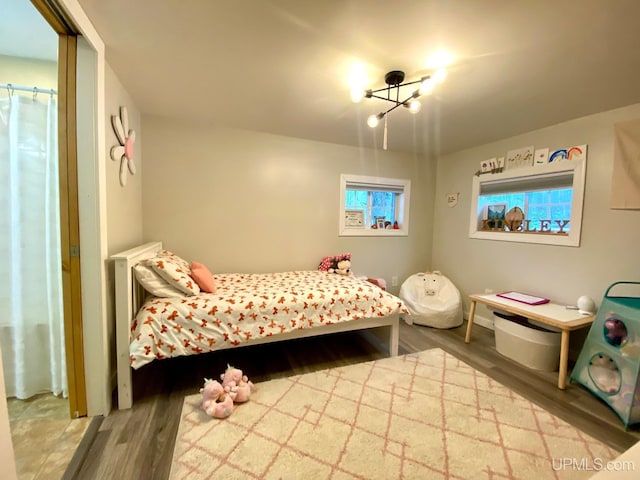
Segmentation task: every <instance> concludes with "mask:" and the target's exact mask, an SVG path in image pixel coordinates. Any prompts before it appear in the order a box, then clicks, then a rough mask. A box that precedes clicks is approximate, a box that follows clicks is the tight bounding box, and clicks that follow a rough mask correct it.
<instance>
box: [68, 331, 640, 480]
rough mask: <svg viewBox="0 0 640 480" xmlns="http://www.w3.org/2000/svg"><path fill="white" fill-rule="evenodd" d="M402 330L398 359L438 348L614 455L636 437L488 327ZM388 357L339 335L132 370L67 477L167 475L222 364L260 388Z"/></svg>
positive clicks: (374, 345)
mask: <svg viewBox="0 0 640 480" xmlns="http://www.w3.org/2000/svg"><path fill="white" fill-rule="evenodd" d="M400 325H401V327H400V354H405V353H410V352H416V351H422V350H427V349H430V348H435V347H438V348H441V349H443V350H445V351H447V352H449V353H450V354H452V355H454V356H456V357H457V358H459V359H461V360H462V361H464V362H466V363H467V364H469V365H471V366H472V367H474V368H476V369H477V370H479V371H482V372H483V373H485V374H486V375H488V376H490V377H492V378H493V379H495V380H496V381H498V382H500V383H502V384H503V385H506V386H508V387H509V388H511V389H512V390H514V391H515V392H517V393H519V394H520V395H522V396H524V397H526V398H528V399H530V400H531V401H533V402H535V403H537V404H538V405H540V406H541V407H542V408H544V409H546V410H547V411H549V412H551V413H553V414H554V415H556V416H558V417H560V418H562V419H563V420H565V421H567V422H569V423H571V424H572V425H575V426H576V427H578V428H580V429H581V430H583V431H584V432H585V433H587V434H589V435H591V436H594V437H596V438H598V439H600V440H601V441H603V442H605V443H607V444H608V445H610V446H611V447H612V448H614V449H616V450H619V451H623V450H626V449H627V448H629V447H631V445H633V444H634V443H636V442H637V441H639V440H640V428H638V427H631V428H630V429H629V430H628V431H625V429H624V426H623V425H622V422H621V421H620V419H619V418H618V416H617V415H616V414H615V413H614V412H613V410H611V409H610V408H609V407H608V406H607V405H606V404H605V403H604V402H602V401H600V400H599V399H598V398H596V397H595V396H594V395H592V394H591V393H590V392H588V391H587V390H586V389H584V388H583V387H581V386H579V385H569V386H568V387H567V389H566V390H564V391H563V390H559V389H558V388H557V387H556V383H557V372H556V373H549V372H536V371H532V370H530V369H527V368H525V367H522V366H520V365H519V364H518V363H516V362H513V361H511V360H509V359H507V358H505V357H503V356H501V355H500V354H498V353H497V352H496V350H495V343H494V337H493V332H492V331H491V330H488V329H486V328H483V327H481V326H475V325H474V331H473V339H472V342H471V344H468V345H467V344H465V343H464V334H465V329H466V323H465V324H464V325H463V326H461V327H459V328H455V329H451V330H436V329H431V328H428V327H423V326H419V325H406V324H405V323H404V322H400ZM386 356H388V354H387V349H386V345H385V344H384V343H383V342H382V341H380V340H379V339H378V338H377V336H375V335H372V334H371V333H344V334H336V335H331V336H325V337H320V338H318V337H316V338H307V339H301V340H292V341H289V342H286V343H283V342H281V343H276V344H270V345H256V346H253V347H243V348H239V349H235V350H227V351H222V352H214V353H210V354H206V355H200V356H197V357H187V358H176V359H172V360H163V361H159V362H155V363H152V364H150V365H147V366H145V367H143V368H142V369H140V370H138V371H134V376H133V379H134V405H133V408H132V409H130V410H124V411H117V410H116V411H114V412H112V413H111V414H110V415H109V416H107V417H106V418H104V420H102V422H101V423H100V420H99V419H94V423H93V428H90V429H89V430H90V433H88V434H87V436H86V438H85V439H84V440H83V444H82V445H81V446H80V448H79V449H78V452H77V454H76V456H75V457H74V459H73V461H72V463H71V464H70V466H69V469H68V470H67V474H66V475H65V478H69V479H71V478H76V479H80V480H85V479H91V480H99V479H104V480H111V479H116V478H117V479H119V480H138V479H141V478H144V479H152V480H163V479H166V478H168V477H169V471H170V468H171V459H172V456H173V445H174V439H175V435H176V432H177V429H178V423H179V419H180V412H181V408H182V400H183V398H184V397H185V396H187V395H192V394H194V393H197V392H198V390H199V389H200V387H201V386H202V384H203V379H204V378H205V377H207V378H211V377H217V376H218V375H219V374H220V373H221V372H222V371H224V369H225V368H226V365H227V363H229V364H231V365H234V366H236V367H238V368H241V369H243V370H244V371H245V373H246V374H247V375H248V376H249V378H250V379H251V380H252V381H253V382H255V383H258V382H263V381H267V380H271V379H274V378H281V377H285V376H289V375H294V374H300V373H305V372H310V371H316V370H321V369H325V368H330V367H334V366H339V365H345V364H351V363H358V362H365V361H369V360H374V359H379V358H384V357H386Z"/></svg>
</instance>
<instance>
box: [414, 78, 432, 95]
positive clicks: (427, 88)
mask: <svg viewBox="0 0 640 480" xmlns="http://www.w3.org/2000/svg"><path fill="white" fill-rule="evenodd" d="M434 86H435V85H434V83H433V80H432V79H431V77H426V78H425V79H424V80H422V83H420V89H419V90H418V92H419V93H420V95H429V94H430V93H431V92H432V91H433V87H434Z"/></svg>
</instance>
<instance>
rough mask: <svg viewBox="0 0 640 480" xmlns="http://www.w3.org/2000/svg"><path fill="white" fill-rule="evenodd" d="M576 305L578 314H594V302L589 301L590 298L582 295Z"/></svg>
mask: <svg viewBox="0 0 640 480" xmlns="http://www.w3.org/2000/svg"><path fill="white" fill-rule="evenodd" d="M576 305H577V306H578V311H579V312H580V313H589V314H591V313H595V311H596V304H595V302H594V301H593V300H591V298H589V297H587V296H586V295H583V296H581V297H580V298H578V301H577V302H576Z"/></svg>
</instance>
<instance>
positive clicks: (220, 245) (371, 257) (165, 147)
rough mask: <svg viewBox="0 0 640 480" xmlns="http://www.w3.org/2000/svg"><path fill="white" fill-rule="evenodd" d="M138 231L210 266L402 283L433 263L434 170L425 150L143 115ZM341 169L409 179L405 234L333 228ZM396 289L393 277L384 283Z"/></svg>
mask: <svg viewBox="0 0 640 480" xmlns="http://www.w3.org/2000/svg"><path fill="white" fill-rule="evenodd" d="M143 121H144V127H145V137H144V150H145V172H144V176H143V207H144V208H143V212H144V217H143V220H144V237H145V241H151V240H161V241H163V242H164V245H165V247H166V248H168V249H170V250H173V251H175V252H176V253H177V254H179V255H181V256H183V257H185V258H186V259H188V260H197V261H200V262H203V263H205V264H206V265H208V266H209V268H210V269H211V270H212V271H213V272H236V271H242V272H272V271H285V270H294V269H306V270H309V269H316V268H317V265H318V263H319V262H320V260H321V259H322V257H324V256H326V255H334V254H339V253H342V252H351V253H352V254H353V258H352V270H353V271H354V273H356V274H362V275H369V276H375V277H384V278H386V280H387V282H388V284H389V286H390V285H391V276H393V275H397V276H398V277H399V280H400V283H401V282H402V280H403V279H404V278H406V277H407V276H409V275H410V274H412V273H414V272H416V271H421V270H426V269H428V268H429V264H430V252H431V235H432V233H431V224H432V211H433V206H432V205H433V204H432V200H433V188H434V178H435V177H434V170H433V165H432V164H431V163H430V162H429V161H428V160H427V159H425V158H422V157H417V156H415V155H411V154H398V153H391V152H383V151H381V150H368V149H362V148H355V147H347V146H341V145H334V144H327V143H319V142H312V141H307V140H301V139H294V138H289V137H281V136H276V135H270V134H263V133H257V132H249V131H242V130H231V129H216V128H213V127H198V126H194V125H186V124H181V123H178V122H173V121H169V120H164V119H160V118H155V117H144V120H143ZM341 173H351V174H362V175H377V176H383V177H395V178H408V179H410V180H411V182H412V183H411V223H410V234H409V236H408V237H401V238H362V237H338V213H339V208H338V207H339V183H340V174H341ZM390 290H392V291H393V290H396V291H397V287H396V288H395V289H394V288H390Z"/></svg>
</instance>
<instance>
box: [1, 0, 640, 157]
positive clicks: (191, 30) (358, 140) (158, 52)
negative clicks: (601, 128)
mask: <svg viewBox="0 0 640 480" xmlns="http://www.w3.org/2000/svg"><path fill="white" fill-rule="evenodd" d="M1 1H3V2H5V1H7V0H1ZM13 1H14V2H15V1H17V0H13ZM79 3H80V5H81V6H82V8H83V9H84V10H85V12H86V13H87V15H88V17H89V18H90V19H91V21H92V22H93V24H94V26H95V28H96V30H97V31H98V33H99V34H100V35H101V37H102V38H103V40H104V42H105V44H106V55H107V62H108V63H109V65H110V66H111V68H112V69H113V70H114V71H115V73H116V74H117V76H118V78H119V79H120V81H121V82H122V83H123V85H124V87H125V88H126V89H127V91H128V93H129V94H130V95H131V96H132V98H133V99H134V101H135V103H136V105H137V107H138V108H139V109H140V110H141V111H142V113H143V114H145V115H158V116H163V117H172V118H176V119H180V120H181V121H186V122H203V123H206V124H216V125H226V126H231V127H237V128H244V129H250V130H257V131H264V132H270V133H274V134H280V135H286V136H291V137H300V138H304V139H312V140H318V141H323V142H331V143H338V144H346V145H360V146H366V147H376V148H380V147H381V145H382V132H383V128H382V126H379V127H378V128H376V129H370V128H369V127H368V126H367V125H366V119H367V116H368V115H370V114H372V113H378V112H380V111H382V110H385V109H386V108H387V107H388V104H385V102H383V101H380V100H374V99H365V100H363V101H362V102H361V103H359V104H354V103H352V102H351V100H350V87H349V85H348V78H349V73H350V71H351V68H352V66H353V65H354V64H355V63H360V64H362V65H364V68H365V71H366V75H367V77H368V79H369V81H370V83H369V88H381V87H384V86H385V84H384V74H385V73H386V72H387V71H389V70H395V69H399V70H404V71H405V72H406V75H407V78H406V79H407V80H417V79H419V78H420V76H422V75H425V74H428V73H429V72H430V70H428V69H427V68H426V66H425V60H426V59H427V57H428V56H429V55H430V54H431V53H433V52H434V51H436V50H439V49H446V50H447V51H449V52H450V53H451V54H452V55H453V58H454V60H453V63H452V64H451V65H450V67H449V71H448V77H447V80H446V81H445V82H444V83H443V84H441V85H439V86H438V87H437V88H436V90H435V91H434V93H433V94H432V95H431V96H429V97H423V98H422V99H421V100H422V104H423V105H422V111H421V112H420V113H418V114H417V115H411V114H410V113H409V112H408V111H406V110H405V109H398V110H397V111H394V112H392V113H391V114H390V115H389V128H388V145H389V150H397V151H410V152H417V153H420V154H445V153H449V152H452V151H457V150H460V149H464V148H467V147H471V146H475V145H479V144H483V143H487V142H490V141H494V140H497V139H501V138H506V137H509V136H512V135H516V134H519V133H523V132H526V131H530V130H534V129H536V128H540V127H543V126H548V125H552V124H554V123H558V122H562V121H564V120H568V119H571V118H576V117H580V116H584V115H588V114H591V113H596V112H599V111H603V110H607V109H611V108H616V107H620V106H624V105H628V104H632V103H638V102H640V87H639V84H638V79H639V78H640V48H638V46H639V45H640V39H639V35H638V33H637V19H638V18H640V2H638V1H637V0H606V1H605V0H535V1H533V0H455V1H454V0H396V1H393V2H391V1H381V0H380V1H379V0H321V1H311V0H304V1H303V0H240V1H235V2H230V1H220V0H188V1H184V0H182V1H176V0H166V1H162V2H151V1H136V2H131V1H130V0H109V1H108V2H105V1H101V0H79ZM0 30H1V28H0Z"/></svg>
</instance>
